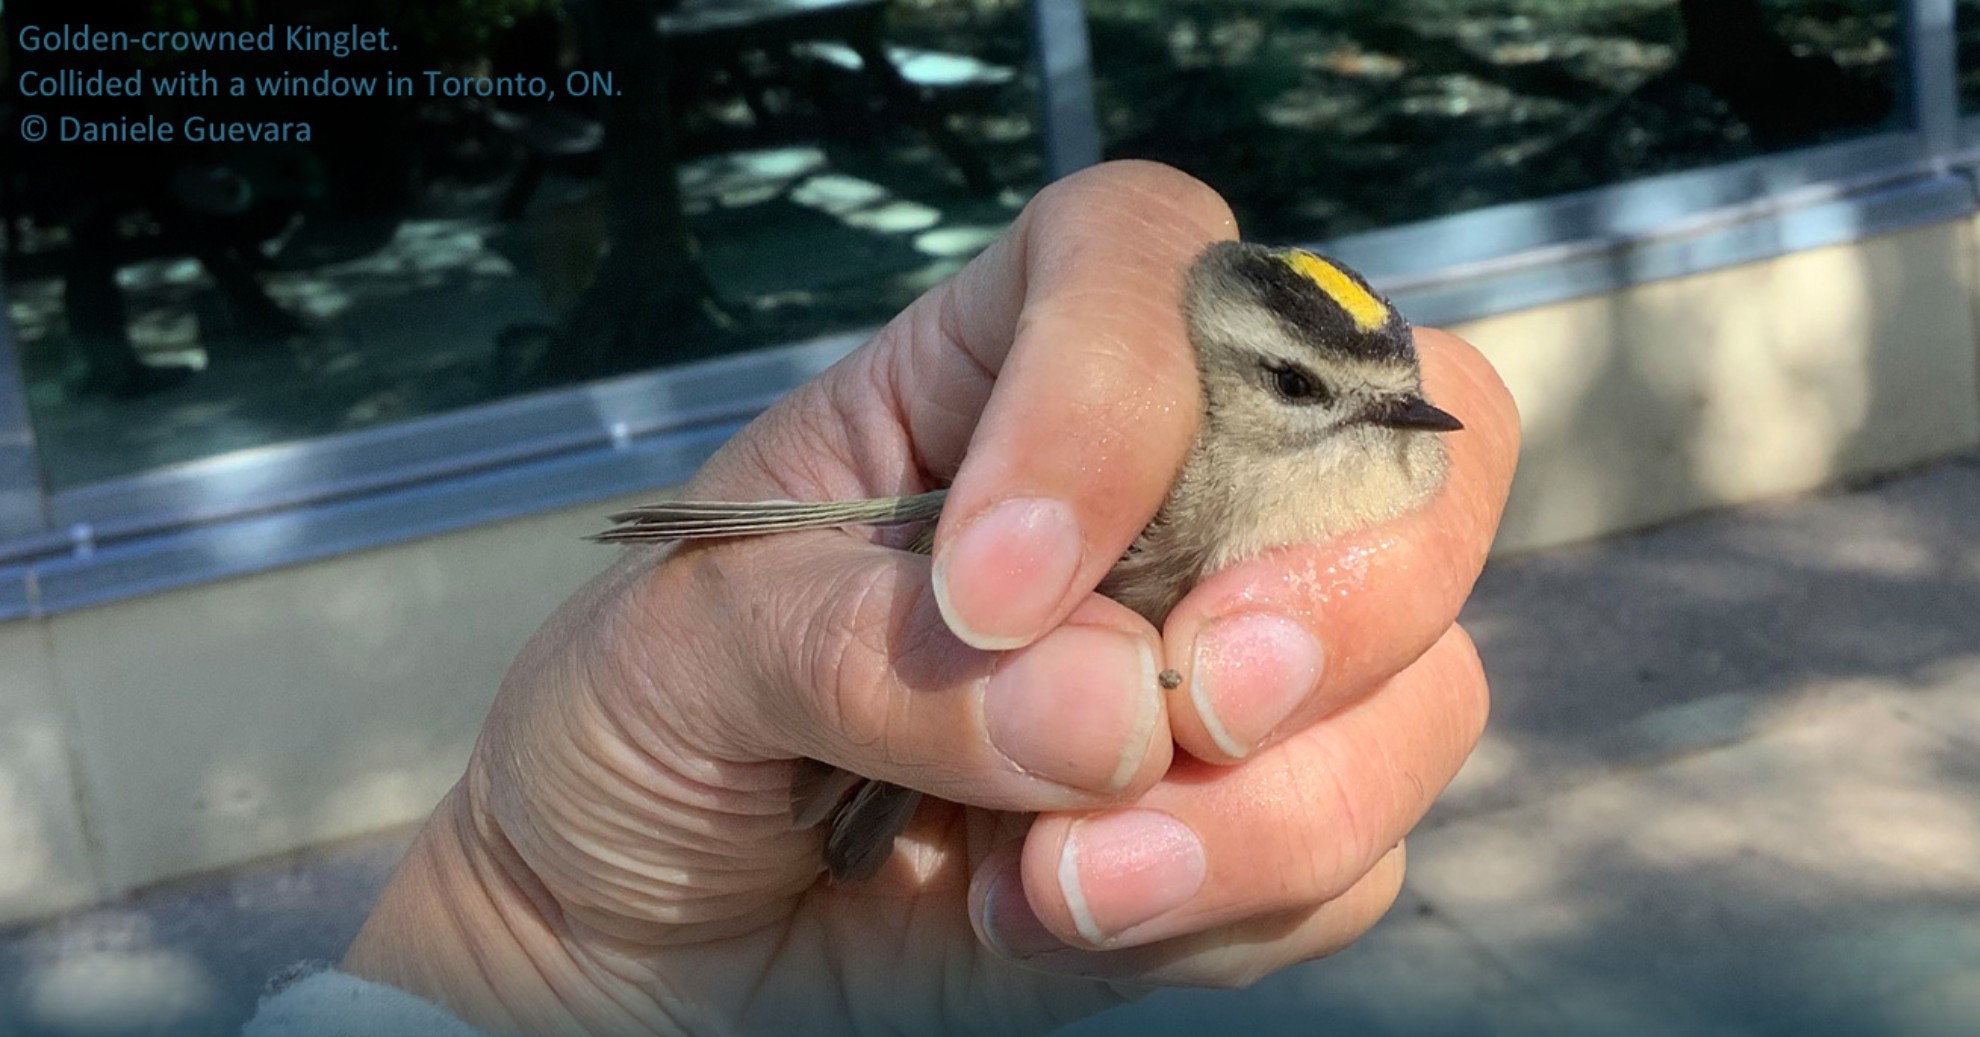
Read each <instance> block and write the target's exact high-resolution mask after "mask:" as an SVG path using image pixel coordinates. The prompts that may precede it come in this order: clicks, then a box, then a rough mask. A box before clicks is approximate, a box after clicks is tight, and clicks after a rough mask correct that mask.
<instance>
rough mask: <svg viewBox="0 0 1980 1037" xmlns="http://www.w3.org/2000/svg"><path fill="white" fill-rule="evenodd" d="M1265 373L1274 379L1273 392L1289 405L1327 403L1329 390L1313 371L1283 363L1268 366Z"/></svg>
mask: <svg viewBox="0 0 1980 1037" xmlns="http://www.w3.org/2000/svg"><path fill="white" fill-rule="evenodd" d="M1265 371H1266V374H1268V375H1269V376H1270V377H1271V379H1272V391H1273V392H1276V393H1278V394H1279V398H1280V399H1282V400H1284V401H1286V402H1287V403H1324V402H1326V399H1327V388H1326V386H1323V385H1321V384H1320V379H1318V378H1315V377H1314V376H1313V373H1312V372H1311V371H1307V370H1305V369H1304V368H1301V367H1299V366H1297V365H1294V364H1288V363H1283V362H1279V363H1271V364H1267V365H1266V366H1265Z"/></svg>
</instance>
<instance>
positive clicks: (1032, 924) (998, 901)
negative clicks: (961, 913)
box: [982, 867, 1066, 961]
mask: <svg viewBox="0 0 1980 1037" xmlns="http://www.w3.org/2000/svg"><path fill="white" fill-rule="evenodd" d="M982 919H983V937H984V939H985V940H986V941H988V943H989V944H990V949H991V950H993V951H995V952H997V956H998V957H1001V958H1009V959H1011V960H1013V961H1021V960H1023V959H1025V958H1032V957H1037V956H1038V955H1040V954H1051V953H1053V952H1054V951H1063V950H1065V949H1066V944H1065V941H1063V940H1061V939H1059V938H1058V937H1056V936H1053V935H1052V931H1051V930H1049V929H1047V928H1045V923H1044V922H1041V921H1039V919H1038V913H1037V912H1035V911H1033V910H1032V909H1031V902H1030V901H1028V900H1026V899H1025V898H1024V882H1023V880H1022V879H1020V878H1019V877H1018V869H1017V868H1015V867H1013V868H1011V869H1010V870H1009V872H1008V873H1007V874H1004V875H1000V876H998V877H997V879H996V880H995V881H993V882H992V883H991V885H990V890H989V892H987V893H985V894H984V895H983V915H982Z"/></svg>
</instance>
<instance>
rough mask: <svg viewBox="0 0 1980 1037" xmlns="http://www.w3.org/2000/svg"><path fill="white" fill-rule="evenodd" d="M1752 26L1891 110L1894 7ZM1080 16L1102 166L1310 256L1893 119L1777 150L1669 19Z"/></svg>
mask: <svg viewBox="0 0 1980 1037" xmlns="http://www.w3.org/2000/svg"><path fill="white" fill-rule="evenodd" d="M1725 2H1726V6H1727V8H1731V7H1733V6H1735V4H1736V3H1737V0H1725ZM1761 9H1762V10H1763V11H1764V13H1765V20H1766V24H1767V26H1768V28H1769V31H1770V33H1771V35H1772V36H1773V37H1775V38H1774V39H1773V40H1770V41H1764V42H1766V45H1767V46H1769V47H1772V48H1774V49H1775V50H1776V51H1778V52H1779V53H1780V54H1781V55H1784V57H1783V60H1786V61H1795V60H1801V59H1800V58H1797V57H1793V56H1794V55H1807V56H1810V57H1809V59H1808V60H1810V61H1815V62H1827V63H1831V64H1832V65H1833V66H1834V67H1835V68H1836V69H1837V70H1839V71H1840V73H1841V74H1842V75H1843V76H1845V77H1846V78H1847V79H1849V80H1850V81H1852V82H1856V81H1860V82H1861V83H1862V85H1863V87H1864V89H1865V90H1866V91H1867V92H1869V93H1872V94H1878V93H1882V94H1888V95H1894V94H1895V86H1896V61H1895V58H1896V25H1897V11H1898V4H1897V2H1896V0H1762V4H1761ZM1086 10H1087V14H1088V20H1089V25H1090V31H1091V35H1092V39H1093V50H1094V70H1095V75H1096V90H1097V93H1098V103H1099V108H1100V119H1101V127H1102V132H1103V135H1104V138H1105V141H1106V145H1107V153H1108V154H1109V156H1111V157H1140V158H1151V159H1156V160H1160V161H1165V162H1169V163H1171V164H1174V165H1178V166H1180V167H1182V168H1184V169H1186V170H1189V171H1190V172H1192V173H1194V174H1196V175H1197V176H1199V177H1201V178H1202V179H1204V180H1206V181H1208V182H1209V183H1212V184H1214V185H1216V186H1217V187H1218V188H1219V189H1220V190H1221V191H1223V192H1224V193H1225V195H1226V196H1227V197H1229V198H1230V199H1231V201H1232V202H1233V204H1234V206H1235V207H1236V208H1237V210H1238V213H1239V216H1240V219H1241V220H1243V222H1244V223H1245V224H1246V225H1247V226H1248V227H1250V228H1252V229H1253V230H1254V231H1257V232H1259V233H1262V234H1266V235H1269V236H1281V237H1292V238H1300V239H1314V238H1325V237H1332V236H1337V235H1341V234H1347V233H1354V232H1357V231H1362V230H1368V229H1373V228H1377V227H1381V226H1390V225H1395V224H1398V223H1405V222H1410V221H1413V220H1421V219H1425V218H1429V217H1433V216H1438V215H1443V214H1446V213H1452V212H1459V211H1463V210H1465V209H1471V208H1476V207H1479V206H1485V205H1493V204H1498V203H1503V202H1509V201H1517V200H1523V199H1530V198H1539V197H1545V196H1549V195H1555V194H1561V193H1566V192H1571V191H1577V190H1583V189H1587V188H1590V187H1598V186H1601V185H1604V184H1609V183H1614V182H1617V181H1621V180H1628V179H1634V178H1638V177H1642V176H1648V175H1654V174H1657V173H1663V172H1671V171H1677V170H1682V169H1692V168H1698V167H1701V166H1707V165H1712V164H1715V163H1721V162H1726V161H1733V160H1737V159H1741V158H1747V157H1751V156H1753V155H1756V154H1759V153H1761V152H1763V151H1765V150H1770V149H1772V148H1775V147H1780V146H1801V145H1803V144H1812V143H1818V142H1820V141H1821V140H1825V139H1830V138H1831V137H1834V136H1839V135H1847V134H1850V133H1861V132H1864V131H1866V130H1869V129H1874V128H1875V127H1876V126H1877V125H1881V124H1882V123H1880V121H1879V120H1880V119H1882V118H1885V117H1886V116H1887V115H1888V113H1890V112H1892V111H1894V109H1892V108H1891V107H1890V106H1889V105H1888V104H1885V105H1884V106H1883V107H1882V108H1879V109H1878V111H1879V112H1880V113H1883V114H1878V115H1872V116H1870V117H1868V118H1867V119H1865V118H1863V117H1860V116H1856V115H1843V114H1836V115H1835V116H1833V117H1832V118H1831V119H1830V120H1829V121H1828V122H1827V123H1825V124H1824V125H1823V126H1822V127H1821V129H1820V132H1819V133H1814V134H1804V135H1802V136H1800V137H1798V138H1796V139H1793V140H1791V141H1786V142H1785V143H1784V142H1783V140H1782V138H1783V136H1785V134H1784V133H1783V132H1780V131H1777V130H1776V128H1775V126H1774V125H1771V124H1770V120H1769V119H1768V118H1767V113H1765V112H1760V113H1758V114H1757V115H1756V113H1755V111H1754V110H1753V108H1752V107H1751V106H1747V108H1746V110H1745V112H1744V115H1742V114H1741V113H1740V112H1738V111H1735V110H1734V107H1733V106H1732V104H1731V103H1729V102H1728V100H1727V99H1726V98H1725V97H1722V96H1719V95H1718V94H1716V93H1715V92H1714V91H1713V90H1712V89H1709V88H1707V87H1706V86H1705V85H1702V83H1701V82H1700V79H1699V76H1698V74H1697V73H1698V70H1697V69H1695V68H1690V67H1687V60H1688V58H1689V56H1690V55H1689V51H1688V47H1687V40H1686V31H1685V25H1684V20H1683V18H1682V17H1681V15H1680V12H1679V8H1678V4H1677V3H1676V2H1674V0H1087V2H1086ZM1755 46H1756V48H1757V47H1758V46H1759V44H1758V43H1756V44H1755ZM1739 100H1746V98H1741V99H1739ZM1807 103H1808V104H1819V103H1821V101H1820V99H1816V98H1811V99H1809V100H1808V102H1807ZM1859 107H1862V106H1859ZM1839 111H1840V110H1839ZM1804 118H1805V117H1804ZM1754 119H1757V122H1755V121H1750V120H1754ZM1785 121H1786V120H1774V122H1781V123H1784V122H1785ZM1818 121H1819V120H1818Z"/></svg>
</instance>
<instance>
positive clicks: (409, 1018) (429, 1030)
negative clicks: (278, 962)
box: [241, 965, 488, 1037]
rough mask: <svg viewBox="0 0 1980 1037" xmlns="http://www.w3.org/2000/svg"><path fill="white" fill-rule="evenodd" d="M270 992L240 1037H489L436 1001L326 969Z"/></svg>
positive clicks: (287, 980) (294, 977) (291, 977)
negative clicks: (410, 1036)
mask: <svg viewBox="0 0 1980 1037" xmlns="http://www.w3.org/2000/svg"><path fill="white" fill-rule="evenodd" d="M270 987H271V990H272V992H271V993H269V994H268V995H267V996H265V997H263V998H262V999H261V1005H260V1006H259V1007H258V1008H256V1009H255V1013H254V1018H252V1019H249V1020H248V1022H247V1025H246V1026H244V1027H242V1028H241V1037H400V1035H408V1037H409V1035H413V1034H418V1035H420V1037H488V1035H487V1034H485V1033H483V1032H482V1031H480V1030H477V1029H475V1028H474V1027H472V1026H469V1025H468V1024H466V1023H464V1022H461V1021H460V1019H458V1018H456V1017H455V1016H454V1014H453V1013H452V1012H449V1011H447V1010H446V1009H444V1008H442V1007H440V1006H439V1005H436V1004H434V1003H433V1002H431V1001H428V1000H426V999H424V998H420V997H414V996H413V995H411V994H408V993H406V992H405V991H403V990H399V989H397V988H394V987H388V986H386V985H384V984H383V983H373V982H371V981H370V980H364V979H359V978H357V977H356V976H352V975H347V974H345V973H342V972H337V971H335V970H333V969H331V968H329V967H328V966H327V965H318V966H315V967H313V968H311V967H304V968H302V969H300V970H292V971H291V973H289V974H288V975H287V976H286V977H278V978H277V979H276V980H275V981H274V982H273V983H271V984H270Z"/></svg>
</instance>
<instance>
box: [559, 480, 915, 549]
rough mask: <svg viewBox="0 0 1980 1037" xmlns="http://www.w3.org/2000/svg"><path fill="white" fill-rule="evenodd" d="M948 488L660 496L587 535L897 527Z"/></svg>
mask: <svg viewBox="0 0 1980 1037" xmlns="http://www.w3.org/2000/svg"><path fill="white" fill-rule="evenodd" d="M948 495H949V491H947V490H932V491H930V492H928V493H917V494H914V495H913V496H908V497H881V498H878V499H875V500H854V501H824V502H820V503H812V504H807V503H799V502H797V501H662V502H660V503H658V504H647V505H642V506H641V507H637V508H633V509H631V510H628V511H622V512H619V513H618V514H616V515H613V516H612V521H613V522H615V523H617V525H615V526H614V527H613V528H611V529H608V530H606V531H605V532H603V533H598V534H594V535H593V536H592V538H591V539H593V540H596V541H600V542H602V543H632V542H648V541H660V540H694V539H699V538H703V537H726V536H747V535H749V534H752V533H777V532H782V531H785V530H795V529H825V528H830V527H834V526H897V525H902V524H905V523H909V522H923V521H927V520H929V519H932V518H935V517H936V516H937V515H940V514H941V513H942V501H943V500H944V499H946V498H947V497H948Z"/></svg>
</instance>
